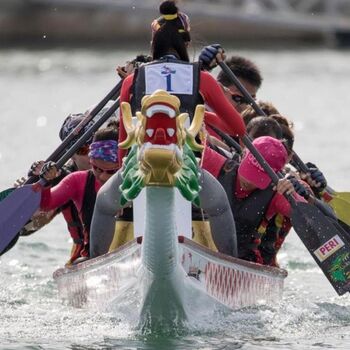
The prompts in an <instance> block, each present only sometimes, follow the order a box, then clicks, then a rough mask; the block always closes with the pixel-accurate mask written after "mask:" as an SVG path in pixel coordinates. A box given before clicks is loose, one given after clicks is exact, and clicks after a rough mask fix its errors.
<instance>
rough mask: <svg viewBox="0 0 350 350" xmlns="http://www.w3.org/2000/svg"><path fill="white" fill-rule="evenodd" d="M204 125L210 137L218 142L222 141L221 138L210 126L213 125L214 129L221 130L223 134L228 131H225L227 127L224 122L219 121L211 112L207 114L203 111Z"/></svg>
mask: <svg viewBox="0 0 350 350" xmlns="http://www.w3.org/2000/svg"><path fill="white" fill-rule="evenodd" d="M204 123H205V126H206V128H207V131H208V133H209V135H210V136H215V137H216V138H218V139H219V140H222V137H221V136H219V135H218V134H217V133H216V132H215V131H214V130H213V129H212V128H211V126H212V125H213V126H214V127H216V128H218V129H220V130H222V131H223V132H226V133H229V131H228V130H227V126H226V123H225V121H223V120H222V119H220V118H219V117H218V116H217V115H216V114H215V113H213V112H208V111H205V113H204Z"/></svg>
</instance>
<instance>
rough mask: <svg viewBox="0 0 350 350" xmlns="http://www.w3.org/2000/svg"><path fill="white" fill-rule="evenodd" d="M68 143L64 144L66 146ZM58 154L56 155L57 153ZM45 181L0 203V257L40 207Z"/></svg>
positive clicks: (94, 127)
mask: <svg viewBox="0 0 350 350" xmlns="http://www.w3.org/2000/svg"><path fill="white" fill-rule="evenodd" d="M118 107H119V99H117V100H116V101H115V102H114V103H113V104H112V105H111V107H110V108H109V109H108V110H107V111H106V112H105V113H104V114H103V115H102V116H101V118H99V120H97V121H96V123H94V124H93V125H92V126H90V128H89V129H88V130H87V131H86V132H85V133H84V134H83V135H82V136H81V137H80V138H79V139H78V140H77V141H76V143H75V144H74V145H73V146H72V147H71V148H70V149H69V150H68V151H67V152H66V153H65V154H64V155H63V156H62V157H61V158H59V159H58V160H57V162H56V166H57V168H58V169H60V168H62V166H63V165H64V164H65V163H66V162H67V161H68V160H69V158H71V156H72V155H73V154H74V153H75V152H76V151H77V150H78V149H79V148H80V147H81V146H82V145H84V144H85V143H86V141H87V140H88V139H89V138H90V137H91V135H92V134H93V133H94V132H95V131H96V130H97V129H98V128H99V127H100V126H101V125H102V124H103V123H104V122H105V121H106V120H107V119H108V118H109V117H110V116H111V115H112V114H113V113H114V112H115V111H116V110H117V109H118ZM67 145H68V143H67V144H66V146H67ZM57 154H58V153H57ZM51 156H52V155H51ZM44 185H45V180H43V179H40V180H39V181H38V182H37V183H35V184H25V185H24V186H21V187H18V188H16V189H15V190H14V191H12V192H11V193H10V194H9V195H8V196H7V197H6V198H5V199H3V200H2V201H1V202H0V255H1V254H3V253H4V252H5V251H7V250H8V247H9V245H11V242H12V241H13V240H15V239H16V236H17V235H18V232H19V231H20V230H21V229H22V227H23V226H24V225H26V223H27V222H28V220H29V219H30V218H31V217H32V216H33V214H34V213H35V211H36V210H37V209H39V207H40V200H41V189H42V187H43V186H44Z"/></svg>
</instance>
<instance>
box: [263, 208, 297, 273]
mask: <svg viewBox="0 0 350 350" xmlns="http://www.w3.org/2000/svg"><path fill="white" fill-rule="evenodd" d="M291 228H292V224H291V221H290V219H289V218H288V217H285V216H283V215H282V214H276V215H275V216H274V217H273V218H271V219H270V220H269V221H267V220H266V221H265V222H263V223H262V225H260V228H259V231H261V232H262V233H263V237H262V240H261V244H260V246H259V250H260V253H261V256H262V259H263V262H264V265H270V266H277V267H278V263H277V253H278V251H279V250H280V248H281V246H282V243H283V242H284V240H285V238H286V236H287V235H288V233H289V231H290V230H291Z"/></svg>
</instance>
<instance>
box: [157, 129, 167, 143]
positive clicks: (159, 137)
mask: <svg viewBox="0 0 350 350" xmlns="http://www.w3.org/2000/svg"><path fill="white" fill-rule="evenodd" d="M154 140H155V141H156V142H157V143H163V142H165V140H166V134H165V130H164V129H161V128H158V129H157V130H156V132H155V135H154Z"/></svg>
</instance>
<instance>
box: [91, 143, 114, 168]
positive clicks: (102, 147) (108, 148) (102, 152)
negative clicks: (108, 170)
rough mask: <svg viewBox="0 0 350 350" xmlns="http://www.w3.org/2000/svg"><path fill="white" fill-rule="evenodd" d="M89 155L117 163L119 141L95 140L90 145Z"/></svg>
mask: <svg viewBox="0 0 350 350" xmlns="http://www.w3.org/2000/svg"><path fill="white" fill-rule="evenodd" d="M89 157H90V158H93V159H101V160H103V161H105V162H113V163H116V162H117V161H118V142H117V141H114V140H103V141H95V142H93V143H92V144H91V145H90V152H89Z"/></svg>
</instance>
